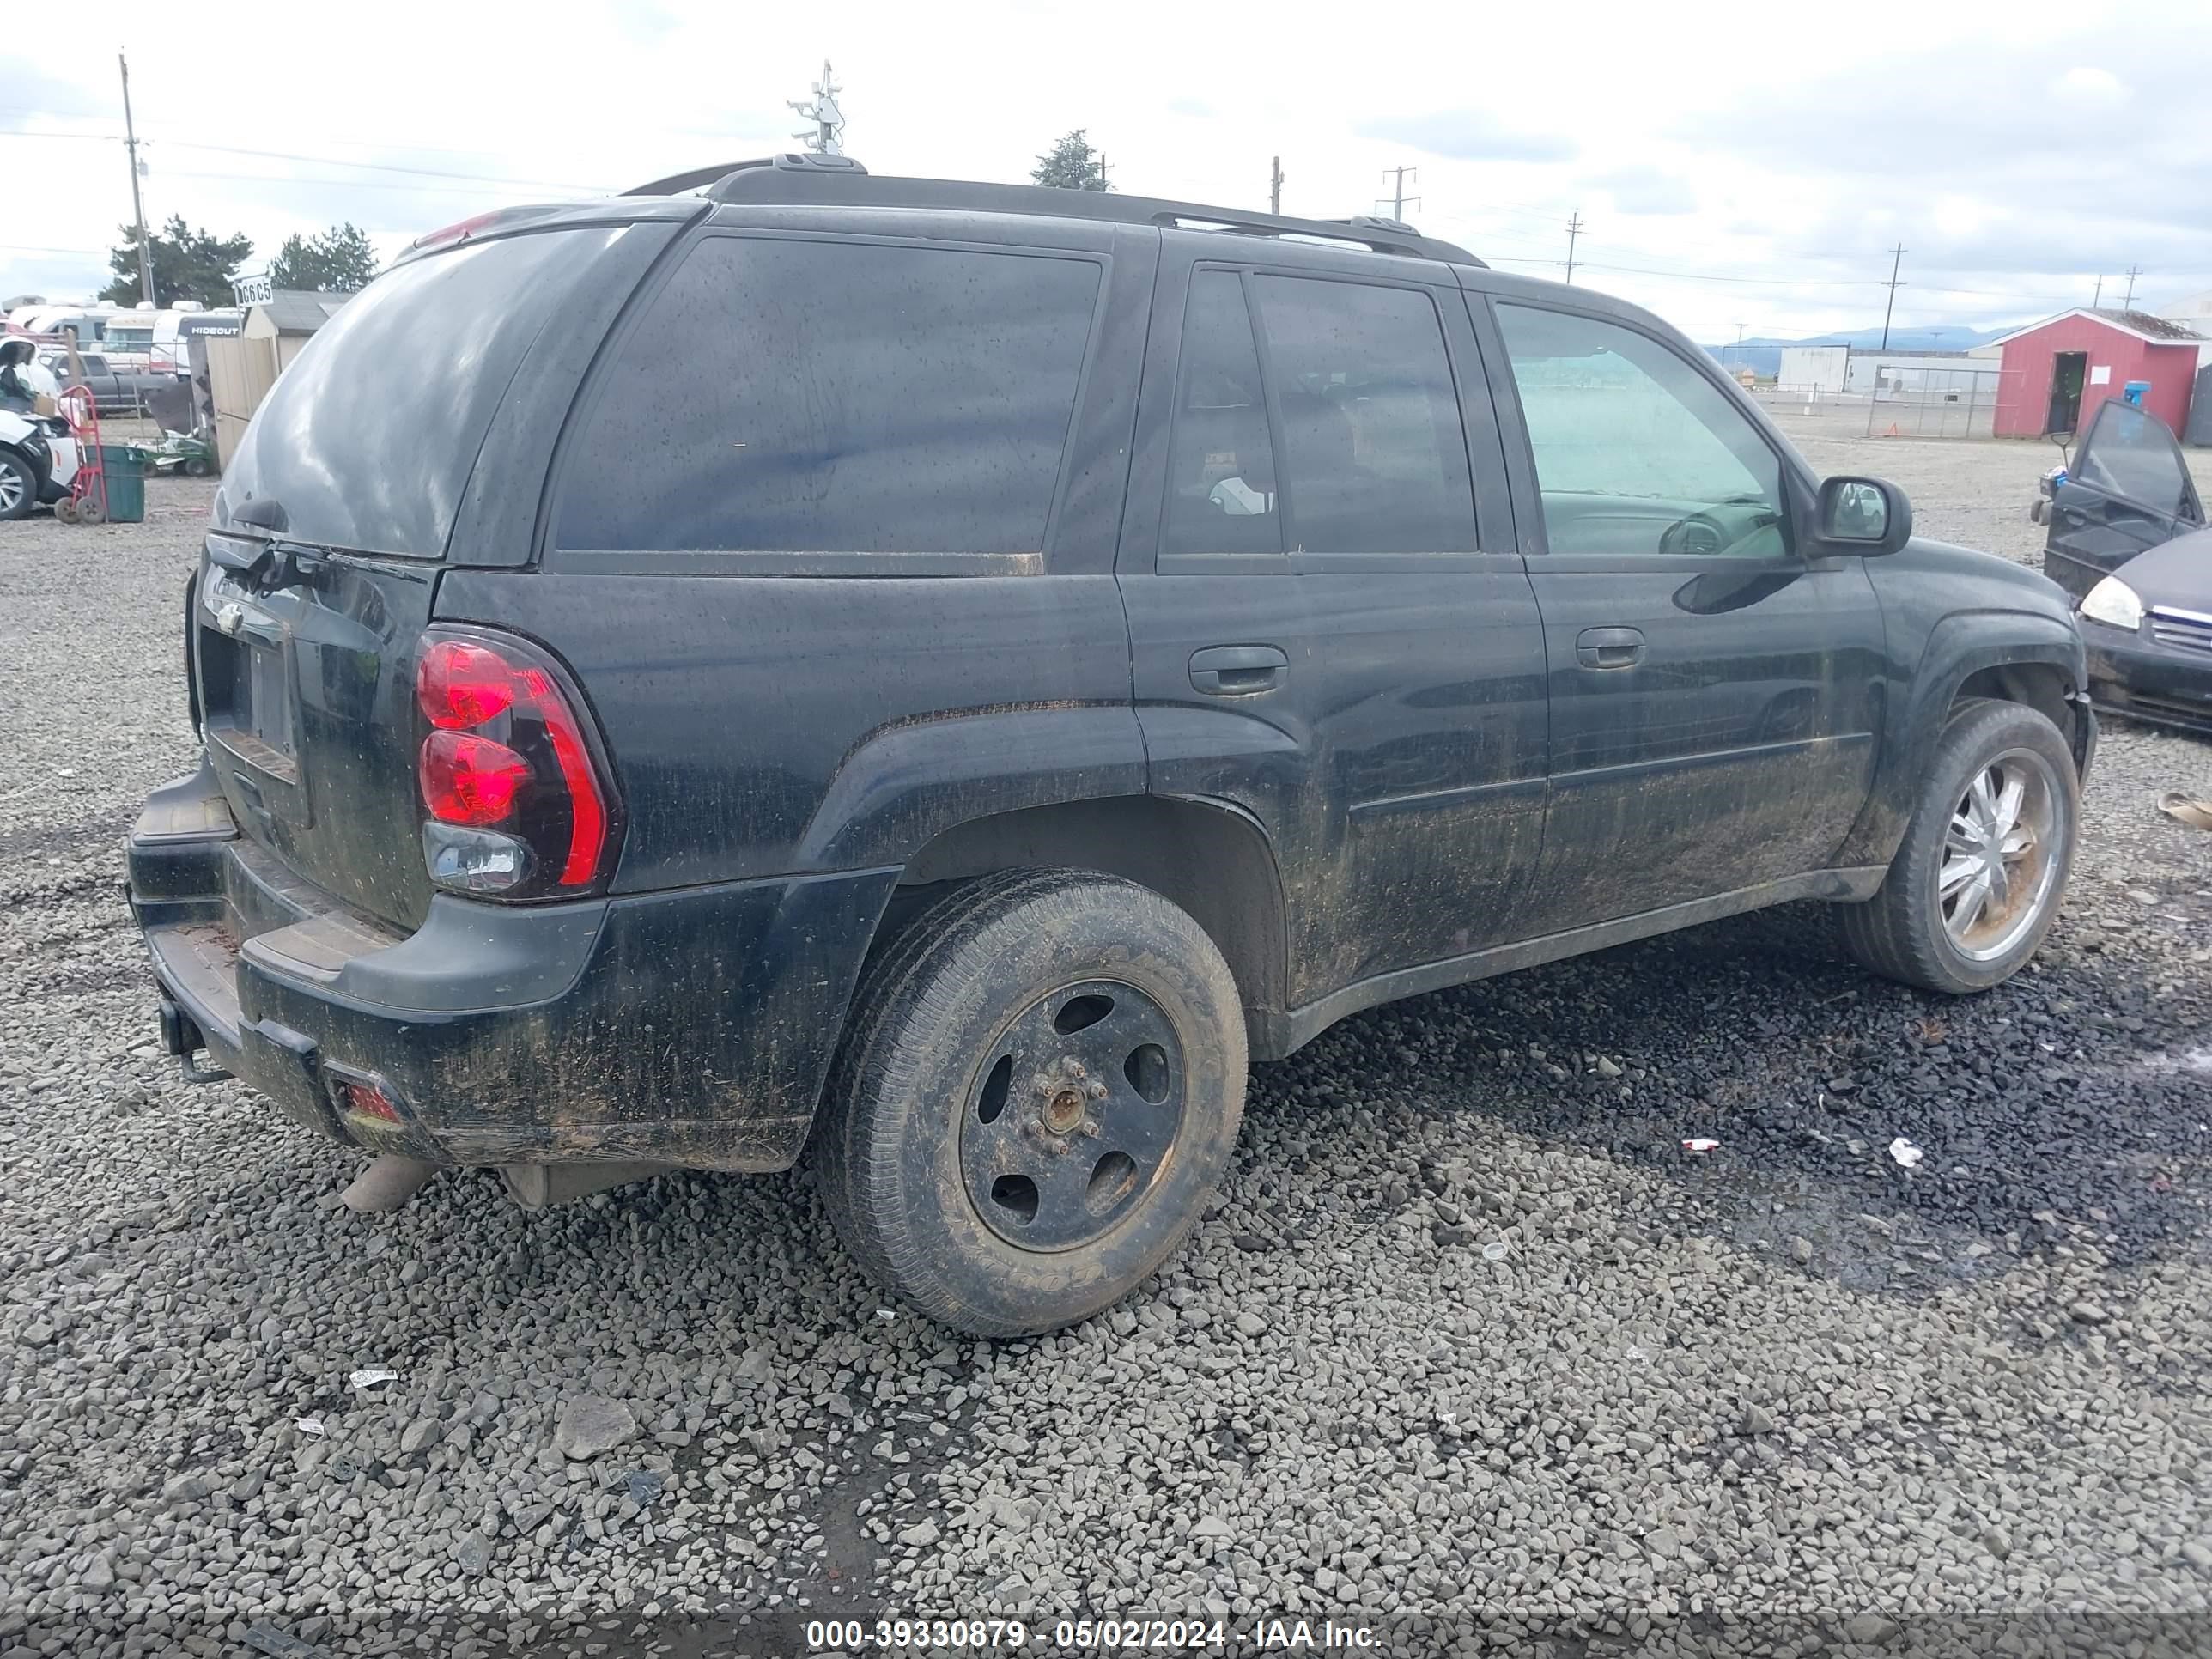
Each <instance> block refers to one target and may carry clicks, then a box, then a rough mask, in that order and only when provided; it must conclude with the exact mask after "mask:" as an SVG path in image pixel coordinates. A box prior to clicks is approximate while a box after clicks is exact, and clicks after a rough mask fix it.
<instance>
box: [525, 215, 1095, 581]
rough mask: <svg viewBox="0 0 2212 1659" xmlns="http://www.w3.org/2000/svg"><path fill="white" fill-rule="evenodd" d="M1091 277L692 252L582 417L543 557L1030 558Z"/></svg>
mask: <svg viewBox="0 0 2212 1659" xmlns="http://www.w3.org/2000/svg"><path fill="white" fill-rule="evenodd" d="M1100 274H1101V271H1100V266H1099V265H1098V264H1097V262H1095V261H1092V260H1088V259H1082V258H1060V257H1055V256H1053V255H1049V254H1033V253H1027V252H975V251H970V250H963V249H957V248H933V247H912V246H890V245H883V244H875V243H860V242H835V241H787V240H777V239H774V238H767V237H730V236H714V237H708V238H706V239H705V240H702V241H701V242H700V243H699V244H698V245H697V246H695V247H694V248H693V249H692V250H691V252H690V253H689V254H688V255H687V256H686V257H685V258H684V264H682V266H681V267H679V268H678V270H677V271H676V272H675V274H674V275H673V276H671V278H670V279H669V281H668V283H667V284H666V286H665V287H664V288H663V289H661V291H660V292H659V295H656V296H655V297H654V299H653V302H652V306H651V307H650V309H649V310H648V311H647V313H646V314H645V315H644V316H643V317H642V318H641V319H640V320H639V322H638V325H636V326H635V328H633V329H631V330H630V331H629V333H628V334H627V335H626V336H625V337H624V338H623V343H622V346H621V348H620V353H619V356H618V357H617V359H616V361H615V362H613V363H612V364H611V367H610V368H608V370H607V371H606V373H605V378H604V380H603V381H602V383H601V385H600V386H599V388H598V392H597V393H596V395H595V396H594V397H593V398H592V402H591V405H590V408H589V410H588V412H587V414H586V418H585V421H584V422H583V426H582V428H581V430H580V433H579V434H578V435H576V438H575V441H574V443H573V444H572V445H571V447H570V449H569V452H568V462H567V464H566V469H565V471H566V477H565V480H564V483H563V485H562V499H561V501H560V505H559V507H558V509H557V513H556V531H555V538H556V544H558V545H560V546H562V547H566V548H571V549H576V550H595V551H618V552H656V553H659V552H667V553H676V552H685V553H689V552H840V553H891V552H914V553H941V552H942V553H949V552H975V553H1021V552H1035V551H1037V550H1041V549H1042V547H1043V546H1044V535H1045V526H1046V523H1047V520H1048V519H1049V518H1050V516H1051V512H1052V502H1053V496H1054V490H1055V489H1056V487H1057V484H1058V481H1059V477H1060V461H1061V456H1062V453H1063V452H1064V450H1065V448H1066V442H1067V431H1068V426H1069V423H1070V422H1071V420H1072V419H1073V413H1074V408H1075V398H1076V387H1077V383H1078V381H1079V379H1080V378H1081V374H1082V367H1083V356H1084V349H1085V343H1087V341H1088V340H1089V338H1090V334H1091V317H1092V314H1093V313H1094V311H1095V310H1096V308H1097V299H1098V288H1099V280H1100Z"/></svg>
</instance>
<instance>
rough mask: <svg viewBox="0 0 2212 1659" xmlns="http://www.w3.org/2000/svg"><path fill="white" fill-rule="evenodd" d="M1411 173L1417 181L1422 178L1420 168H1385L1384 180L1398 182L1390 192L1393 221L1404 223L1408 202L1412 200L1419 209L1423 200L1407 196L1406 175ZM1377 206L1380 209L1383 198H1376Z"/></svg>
mask: <svg viewBox="0 0 2212 1659" xmlns="http://www.w3.org/2000/svg"><path fill="white" fill-rule="evenodd" d="M1407 173H1412V174H1413V177H1414V178H1415V179H1419V177H1420V176H1421V170H1420V168H1419V167H1384V168H1383V177H1384V178H1386V179H1391V178H1395V179H1396V180H1397V182H1396V184H1395V185H1393V186H1392V188H1391V191H1390V216H1391V217H1392V218H1393V219H1397V220H1401V221H1402V220H1403V219H1404V218H1405V216H1406V204H1407V201H1408V200H1411V201H1412V203H1413V205H1414V206H1415V207H1419V206H1420V204H1421V198H1420V197H1418V196H1415V197H1407V194H1406V175H1407ZM1375 205H1376V207H1377V208H1378V209H1379V208H1380V207H1381V206H1382V205H1383V202H1382V198H1381V197H1376V202H1375Z"/></svg>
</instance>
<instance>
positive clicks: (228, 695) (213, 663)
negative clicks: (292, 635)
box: [199, 628, 300, 784]
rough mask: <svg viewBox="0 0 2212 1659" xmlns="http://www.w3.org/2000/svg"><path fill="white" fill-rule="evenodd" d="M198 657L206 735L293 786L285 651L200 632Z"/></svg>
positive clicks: (295, 767) (296, 768)
mask: <svg viewBox="0 0 2212 1659" xmlns="http://www.w3.org/2000/svg"><path fill="white" fill-rule="evenodd" d="M199 659H200V686H201V696H203V698H204V700H205V701H204V707H205V710H206V716H205V717H206V722H207V731H208V735H209V736H210V737H212V738H215V739H216V740H217V741H218V742H220V743H221V744H222V745H223V746H224V747H225V748H226V749H228V750H230V751H231V753H233V754H234V755H235V756H237V757H238V758H239V759H240V760H241V761H244V762H245V763H246V764H247V765H249V766H251V767H252V768H253V769H255V770H256V771H258V772H264V773H266V774H267V775H269V776H270V777H272V778H276V779H278V780H280V781H283V782H285V783H293V784H296V783H297V782H298V781H300V764H299V761H298V759H297V757H296V750H295V734H294V731H293V723H292V694H291V678H292V676H291V663H290V661H289V653H288V652H287V651H286V649H285V648H284V647H283V645H281V644H268V643H264V641H259V640H256V639H251V638H242V637H236V636H233V635H227V634H222V633H220V632H218V631H216V629H210V628H203V629H201V630H200V651H199Z"/></svg>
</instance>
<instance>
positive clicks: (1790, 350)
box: [1774, 345, 1851, 392]
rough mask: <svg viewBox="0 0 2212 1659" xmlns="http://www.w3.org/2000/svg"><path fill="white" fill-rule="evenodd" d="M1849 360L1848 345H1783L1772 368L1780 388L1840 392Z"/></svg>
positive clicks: (1782, 389) (1777, 388) (1782, 390)
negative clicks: (1774, 366)
mask: <svg viewBox="0 0 2212 1659" xmlns="http://www.w3.org/2000/svg"><path fill="white" fill-rule="evenodd" d="M1850 360H1851V349H1850V347H1849V346H1839V345H1832V346H1784V347H1783V348H1782V361H1781V363H1780V364H1779V366H1778V368H1776V369H1775V372H1774V385H1775V388H1776V390H1778V391H1781V392H1841V391H1842V390H1843V389H1844V375H1845V374H1846V373H1847V370H1848V366H1849V365H1850Z"/></svg>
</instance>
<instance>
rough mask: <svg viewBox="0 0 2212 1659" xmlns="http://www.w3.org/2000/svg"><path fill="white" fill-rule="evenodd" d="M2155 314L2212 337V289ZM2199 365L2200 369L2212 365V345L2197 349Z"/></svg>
mask: <svg viewBox="0 0 2212 1659" xmlns="http://www.w3.org/2000/svg"><path fill="white" fill-rule="evenodd" d="M2154 314H2155V315H2157V316H2160V317H2162V318H2164V319H2166V321H2167V322H2169V323H2179V324H2180V325H2182V326H2183V327H2184V328H2193V329H2195V330H2196V331H2197V332H2198V333H2199V334H2203V335H2212V288H2208V289H2205V290H2204V292H2203V293H2202V294H2192V295H2190V296H2189V297H2188V298H2187V299H2185V300H2176V301H2174V302H2173V303H2172V305H2170V306H2160V307H2159V308H2158V310H2157V312H2156V313H2154ZM2207 363H2212V343H2207V344H2204V345H2201V346H2199V347H2197V367H2198V368H2203V366H2204V365H2205V364H2207Z"/></svg>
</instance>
